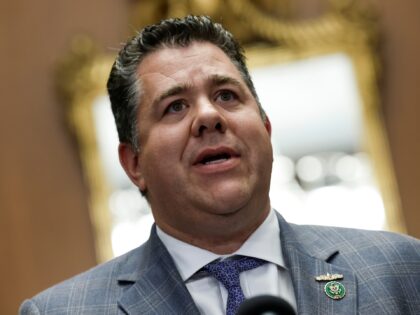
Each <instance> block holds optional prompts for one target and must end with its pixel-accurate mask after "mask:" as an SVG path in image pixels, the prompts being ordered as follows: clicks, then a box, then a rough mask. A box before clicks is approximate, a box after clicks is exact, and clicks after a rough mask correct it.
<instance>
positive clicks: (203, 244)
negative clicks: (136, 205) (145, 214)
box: [156, 202, 270, 255]
mask: <svg viewBox="0 0 420 315" xmlns="http://www.w3.org/2000/svg"><path fill="white" fill-rule="evenodd" d="M269 211H270V204H269V202H268V204H267V205H266V206H265V207H264V208H263V209H262V211H259V212H258V213H251V214H247V213H243V212H241V211H237V212H235V213H233V214H229V215H219V216H215V217H212V218H206V220H204V221H205V222H204V224H203V223H202V224H200V223H199V222H196V223H195V224H190V225H189V226H188V228H186V229H179V228H175V227H173V226H171V225H168V224H165V223H164V222H159V221H158V220H156V224H157V225H158V226H159V228H161V229H162V230H163V231H164V232H165V233H167V234H169V235H171V236H172V237H175V238H177V239H179V240H181V241H183V242H186V243H189V244H191V245H193V246H197V247H200V248H202V249H205V250H208V251H210V252H212V253H215V254H218V255H228V254H232V253H233V252H235V251H237V250H238V249H239V248H240V247H241V246H242V245H243V244H244V243H245V241H246V240H247V239H248V238H249V236H250V235H251V234H252V233H253V232H254V231H255V230H256V229H257V228H258V227H259V226H260V225H261V224H262V223H263V222H264V220H265V219H266V218H267V216H268V214H269Z"/></svg>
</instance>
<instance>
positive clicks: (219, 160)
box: [204, 158, 228, 165]
mask: <svg viewBox="0 0 420 315" xmlns="http://www.w3.org/2000/svg"><path fill="white" fill-rule="evenodd" d="M227 160H228V159H227V158H221V159H217V160H212V161H207V162H204V165H209V164H217V163H222V162H224V161H227Z"/></svg>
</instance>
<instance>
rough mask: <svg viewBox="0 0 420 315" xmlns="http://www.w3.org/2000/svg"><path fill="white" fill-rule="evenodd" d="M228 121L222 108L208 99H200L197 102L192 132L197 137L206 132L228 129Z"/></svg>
mask: <svg viewBox="0 0 420 315" xmlns="http://www.w3.org/2000/svg"><path fill="white" fill-rule="evenodd" d="M226 127H227V123H226V119H225V117H224V116H223V114H222V113H221V112H220V109H219V108H217V106H216V105H214V104H212V103H211V102H210V101H209V100H208V99H205V100H203V99H202V100H200V101H198V102H197V104H196V113H195V117H194V121H193V123H192V126H191V128H192V134H193V136H195V137H200V136H203V135H204V133H210V132H220V133H224V132H225V131H226Z"/></svg>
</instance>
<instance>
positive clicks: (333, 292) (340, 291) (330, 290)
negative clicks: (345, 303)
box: [324, 281, 346, 300]
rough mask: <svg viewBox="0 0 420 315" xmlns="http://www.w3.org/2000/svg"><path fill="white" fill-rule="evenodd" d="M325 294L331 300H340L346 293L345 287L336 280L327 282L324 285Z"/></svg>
mask: <svg viewBox="0 0 420 315" xmlns="http://www.w3.org/2000/svg"><path fill="white" fill-rule="evenodd" d="M324 292H325V294H326V295H327V296H328V297H329V298H331V299H333V300H341V299H342V298H343V297H344V296H345V295H346V289H345V288H344V285H342V284H341V283H340V282H338V281H330V282H327V283H326V284H325V286H324Z"/></svg>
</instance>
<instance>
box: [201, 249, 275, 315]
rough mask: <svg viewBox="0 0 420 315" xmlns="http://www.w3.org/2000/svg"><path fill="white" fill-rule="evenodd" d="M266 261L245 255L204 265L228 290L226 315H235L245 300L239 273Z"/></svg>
mask: <svg viewBox="0 0 420 315" xmlns="http://www.w3.org/2000/svg"><path fill="white" fill-rule="evenodd" d="M265 263H267V262H266V261H265V260H261V259H257V258H252V257H244V256H243V257H241V258H239V259H232V260H223V261H220V260H216V261H213V262H211V263H209V264H208V265H206V266H204V267H203V269H204V270H206V271H207V272H208V273H209V274H210V275H212V276H213V277H214V278H216V279H217V280H218V281H219V282H220V283H221V284H223V286H224V287H225V288H226V290H227V292H228V299H227V305H226V315H235V314H236V312H237V310H238V308H239V305H241V303H242V302H243V301H244V300H245V296H244V293H243V291H242V289H241V284H240V281H239V274H240V273H241V272H242V271H246V270H250V269H254V268H257V267H259V266H261V265H263V264H265Z"/></svg>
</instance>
